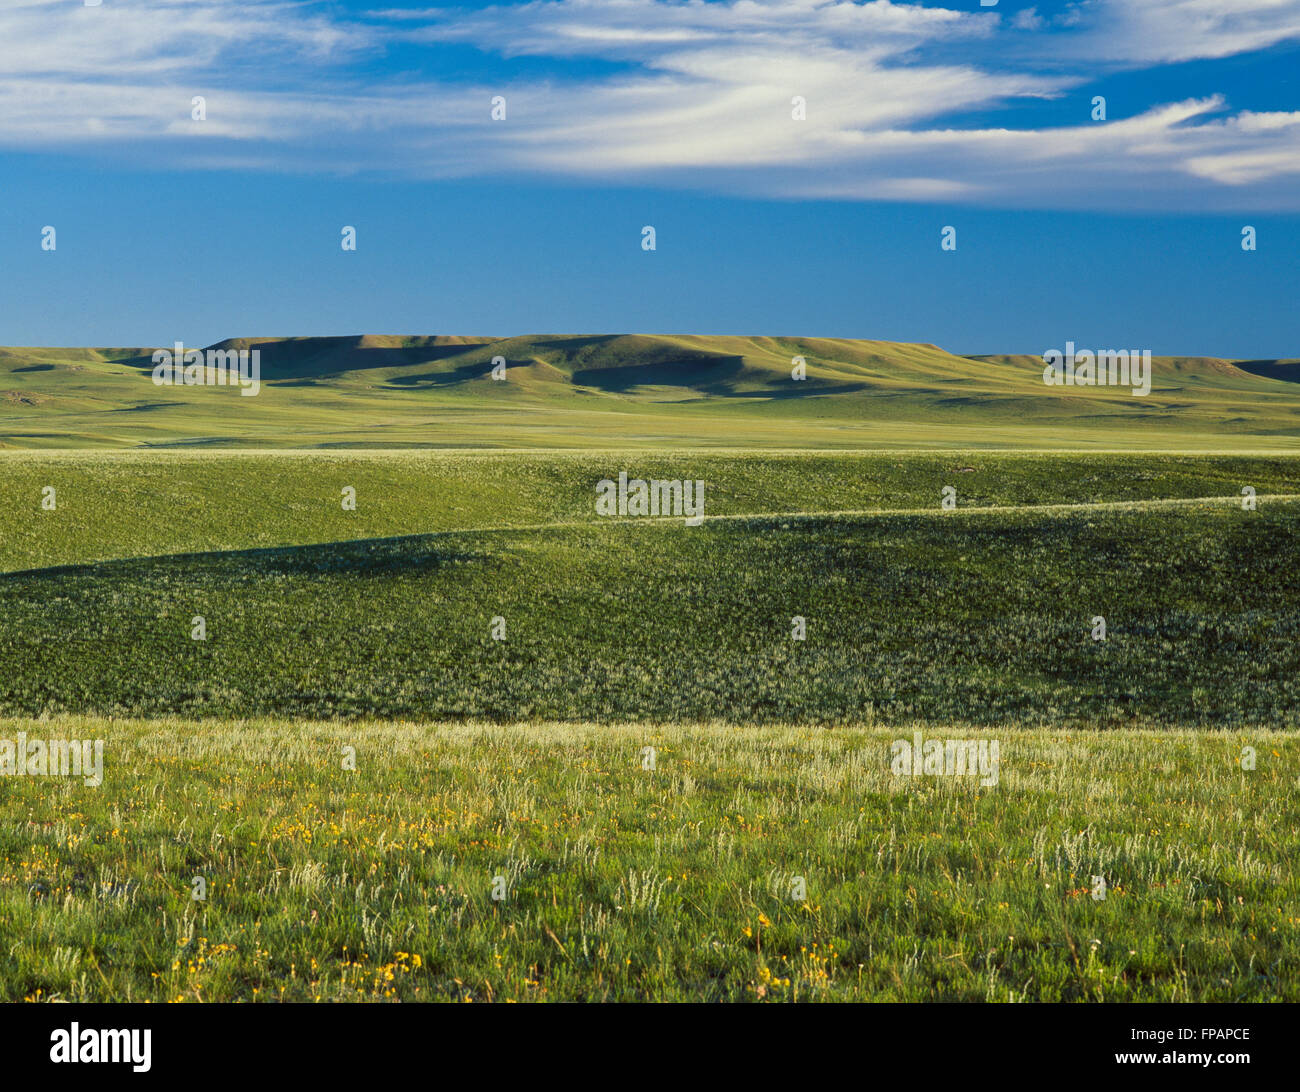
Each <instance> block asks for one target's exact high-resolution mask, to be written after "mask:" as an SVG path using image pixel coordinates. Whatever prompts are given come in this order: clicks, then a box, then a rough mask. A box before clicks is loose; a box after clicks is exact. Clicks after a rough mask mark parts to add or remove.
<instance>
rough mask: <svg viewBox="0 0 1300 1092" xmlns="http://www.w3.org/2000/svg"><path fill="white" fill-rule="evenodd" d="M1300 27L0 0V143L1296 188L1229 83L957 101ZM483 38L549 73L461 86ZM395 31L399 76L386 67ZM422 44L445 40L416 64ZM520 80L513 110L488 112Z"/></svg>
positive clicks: (1257, 17) (1261, 5) (973, 197)
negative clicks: (454, 60) (1165, 91)
mask: <svg viewBox="0 0 1300 1092" xmlns="http://www.w3.org/2000/svg"><path fill="white" fill-rule="evenodd" d="M1298 37H1300V0H1122V2H1121V0H1085V2H1083V3H1080V4H1077V5H1072V6H1070V7H1068V8H1066V9H1065V10H1064V11H1057V12H1055V13H1047V12H1045V11H1044V12H1040V11H1039V10H1038V9H1034V8H1025V9H1021V10H1020V11H1019V12H1011V13H1008V14H1007V15H1006V16H1005V17H1004V16H1003V15H1002V14H999V13H998V12H997V11H996V9H993V10H988V9H986V10H984V11H981V10H979V9H978V8H974V7H972V8H971V9H970V10H955V9H944V8H935V7H920V6H918V5H911V4H894V3H890V2H888V0H871V2H868V3H860V4H855V3H851V2H848V0H830V2H826V0H735V2H725V0H723V2H712V3H700V2H685V3H681V2H669V0H600V2H596V0H535V2H532V3H525V4H519V5H512V6H509V7H499V8H488V9H483V10H479V11H468V12H467V11H464V10H454V9H429V10H424V11H412V10H371V11H361V10H358V11H355V12H353V13H352V14H349V15H343V16H341V15H339V14H338V13H337V9H336V8H335V7H333V6H330V7H323V6H320V5H315V4H309V3H307V4H304V3H281V2H275V0H241V2H236V0H133V2H132V3H130V4H120V5H118V4H115V3H114V0H105V2H104V3H103V5H102V6H100V7H95V8H83V7H80V6H76V5H73V4H70V3H68V2H67V0H57V2H56V0H4V2H0V42H2V43H4V44H3V45H0V50H3V55H4V64H3V70H2V72H3V74H2V75H0V144H4V145H6V146H9V147H16V148H42V149H46V150H49V149H70V150H78V151H84V150H85V149H87V148H98V149H100V150H102V151H104V152H106V153H111V154H118V155H123V154H131V155H140V154H169V153H173V152H177V151H179V152H180V153H181V154H182V155H183V158H184V160H185V161H186V162H189V163H191V164H194V163H202V164H203V165H207V166H211V165H221V164H223V163H224V164H229V165H231V166H238V167H244V168H246V167H248V166H250V165H256V164H261V165H263V166H265V167H267V168H279V169H284V168H289V169H294V170H307V171H312V170H316V171H355V170H378V171H390V172H396V173H402V174H414V175H422V176H428V177H440V176H448V175H463V174H471V173H479V174H485V175H504V174H512V173H518V172H521V171H522V172H533V173H537V174H545V175H549V176H561V177H571V178H584V179H592V178H595V179H602V180H608V181H618V182H656V181H657V182H667V183H671V184H674V185H690V186H699V187H704V188H711V189H720V190H726V191H729V192H743V193H754V194H764V195H777V196H820V197H835V198H844V199H870V198H874V199H889V200H909V199H939V198H942V199H946V200H954V201H972V202H982V203H1002V204H1010V203H1016V204H1028V205H1038V206H1044V205H1058V206H1078V205H1092V206H1106V205H1123V206H1124V207H1133V206H1134V205H1141V204H1144V203H1146V204H1152V205H1161V206H1168V205H1170V204H1177V203H1180V202H1182V203H1185V204H1189V205H1196V206H1198V207H1203V206H1205V205H1207V204H1212V203H1214V202H1219V203H1231V204H1251V205H1258V206H1260V207H1279V208H1295V207H1300V186H1297V185H1296V182H1297V175H1300V113H1294V112H1288V111H1285V110H1281V111H1276V112H1264V113H1261V112H1237V113H1232V112H1230V108H1229V104H1228V103H1227V102H1226V101H1225V100H1224V99H1223V97H1222V96H1220V95H1218V94H1216V93H1215V90H1216V89H1214V88H1207V89H1206V92H1205V94H1204V95H1203V96H1202V97H1200V98H1198V99H1195V100H1190V101H1186V102H1178V103H1170V104H1166V105H1163V106H1157V107H1154V108H1152V109H1149V110H1146V111H1143V112H1142V113H1140V114H1138V115H1137V116H1135V117H1128V118H1123V119H1118V120H1111V121H1108V122H1105V123H1092V122H1089V121H1087V120H1084V119H1083V118H1081V121H1080V123H1079V124H1077V125H1073V126H1067V127H1042V128H1036V129H1010V128H991V127H987V126H979V127H970V126H957V125H953V124H944V119H945V118H946V117H955V116H958V115H960V114H963V113H965V114H969V113H970V112H972V111H977V110H987V109H990V108H995V107H999V106H1005V105H1008V104H1013V103H1016V102H1032V101H1034V100H1045V99H1051V98H1053V97H1057V96H1061V95H1064V94H1068V93H1071V92H1072V91H1074V90H1075V89H1077V88H1078V87H1079V86H1080V85H1081V84H1082V83H1083V81H1084V80H1085V79H1086V78H1087V77H1088V73H1087V72H1085V71H1083V70H1082V69H1081V68H1080V67H1079V66H1078V65H1077V64H1071V63H1070V58H1071V57H1074V58H1078V57H1086V58H1100V59H1101V60H1102V61H1103V62H1104V63H1106V64H1110V65H1115V66H1128V67H1136V66H1139V65H1145V64H1147V63H1149V60H1150V59H1151V58H1154V59H1155V60H1160V61H1178V60H1187V59H1191V58H1213V57H1221V56H1226V55H1229V54H1232V53H1238V52H1243V51H1249V50H1255V49H1259V48H1263V47H1265V46H1270V45H1275V44H1277V43H1279V42H1283V41H1286V40H1289V39H1293V38H1298ZM1026 43H1029V46H1027V44H1026ZM1030 46H1032V48H1030ZM464 47H473V48H474V49H477V50H479V51H482V53H483V54H485V55H486V56H488V57H497V58H502V59H505V60H504V61H503V62H501V63H499V64H498V65H497V66H496V67H497V68H498V69H500V70H504V71H506V72H510V71H512V66H511V64H510V63H509V61H510V59H512V58H513V59H517V58H545V59H548V60H549V61H550V62H552V65H553V71H552V72H551V73H550V74H548V76H547V77H546V78H540V77H524V76H519V75H515V76H510V77H507V78H504V79H500V80H493V79H490V78H458V79H455V80H449V79H445V78H442V79H440V78H438V72H439V58H440V56H441V55H442V54H441V51H442V50H444V49H447V48H461V49H463V48H464ZM396 48H401V49H402V50H403V51H404V52H403V54H402V56H403V61H404V66H405V68H404V71H403V73H402V74H401V75H400V76H399V75H396V74H395V73H394V72H393V71H392V70H391V68H390V67H388V66H386V65H385V57H386V56H387V52H386V51H388V50H392V49H396ZM412 55H414V56H417V57H419V58H422V59H423V60H422V61H420V62H417V65H418V66H417V67H415V68H413V69H412V68H411V67H410V65H409V64H407V61H406V58H408V57H410V56H412ZM1035 57H1038V58H1041V63H1035V60H1034V58H1035ZM596 61H598V62H605V64H604V65H603V66H601V65H593V64H592V62H596ZM608 62H614V63H613V64H612V65H610V64H608ZM493 70H494V66H493V65H491V64H485V65H484V71H485V72H492V71H493ZM196 94H201V95H204V96H205V97H206V98H207V99H208V102H209V108H208V117H207V120H205V121H202V122H194V121H192V120H191V118H190V100H191V97H192V96H193V95H196ZM498 94H500V95H504V96H506V100H507V104H508V118H507V120H506V121H505V122H493V121H491V120H490V118H489V100H490V99H491V97H492V96H493V95H498ZM796 96H797V97H799V99H801V100H802V101H803V102H804V103H806V117H804V118H803V119H802V120H796V119H795V118H794V117H793V116H792V115H793V113H794V111H795V104H794V100H795V98H796ZM1080 113H1081V115H1082V113H1083V112H1082V111H1081V112H1080Z"/></svg>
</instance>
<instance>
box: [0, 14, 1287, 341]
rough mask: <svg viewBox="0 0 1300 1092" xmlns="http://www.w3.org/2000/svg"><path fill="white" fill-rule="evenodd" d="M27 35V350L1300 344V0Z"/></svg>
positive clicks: (9, 334)
mask: <svg viewBox="0 0 1300 1092" xmlns="http://www.w3.org/2000/svg"><path fill="white" fill-rule="evenodd" d="M0 56H2V57H3V62H4V63H3V65H0V72H3V75H0V193H3V195H4V199H3V205H2V207H0V255H3V261H2V262H0V323H2V325H0V343H5V344H33V345H37V344H46V345H51V344H65V345H66V344H95V345H156V344H169V343H171V342H172V341H175V340H178V339H183V340H185V341H186V342H187V343H190V344H199V343H208V342H211V341H215V340H217V339H219V338H222V337H228V336H238V335H252V336H258V335H306V334H346V333H362V332H369V333H470V334H479V333H482V334H501V335H507V334H515V333H544V332H565V333H568V332H622V331H638V332H686V333H746V334H748V333H754V334H807V335H824V336H839V337H874V338H885V339H891V340H909V341H930V342H935V343H937V344H940V345H942V346H944V347H945V348H949V349H952V350H954V351H959V352H1032V353H1041V352H1043V351H1044V350H1045V349H1048V348H1051V347H1055V346H1058V345H1063V344H1064V343H1065V342H1066V341H1067V340H1073V341H1075V342H1076V344H1079V345H1092V344H1096V345H1106V346H1111V345H1116V346H1119V345H1126V346H1131V347H1134V348H1139V347H1140V348H1151V349H1153V350H1154V351H1155V352H1157V353H1180V354H1182V353H1205V354H1212V355H1221V356H1232V357H1276V356H1298V355H1300V291H1298V290H1300V76H1298V75H1297V72H1298V71H1300V0H1088V2H1084V3H1070V4H1067V3H1052V4H1047V3H1038V4H1032V5H1031V4H1024V3H1016V2H1013V0H999V3H998V4H996V5H995V6H991V7H984V8H981V7H980V6H979V4H978V0H974V2H972V3H969V4H939V3H933V2H931V3H925V4H891V3H888V2H886V0H877V2H871V3H859V4H853V3H847V2H845V3H840V2H830V3H827V2H815V0H746V2H738V3H729V2H718V0H712V2H707V3H698V2H697V3H668V2H663V0H598V2H597V0H587V2H576V0H546V2H538V3H527V4H515V5H502V6H495V7H492V6H486V5H481V4H476V5H458V6H455V7H443V8H438V9H433V8H429V7H426V6H421V5H416V4H404V5H403V4H384V3H380V4H358V3H291V4H284V3H276V2H262V0H243V2H241V3H235V2H233V0H230V2H228V0H129V2H128V0H103V2H102V3H101V5H100V6H98V7H91V8H87V7H84V6H83V5H82V4H81V3H79V2H72V0H53V2H51V0H39V2H36V0H0ZM196 95H198V96H203V98H204V100H205V112H206V116H205V117H204V118H203V119H202V120H195V119H194V118H193V117H192V116H191V115H192V110H193V106H192V100H193V97H194V96H196ZM497 95H500V96H503V97H504V100H505V107H506V117H505V119H504V120H501V121H494V120H493V119H492V118H491V102H492V99H493V97H494V96H497ZM1098 95H1100V96H1104V97H1105V99H1106V119H1105V120H1104V121H1095V120H1093V118H1092V113H1093V110H1094V106H1093V100H1094V97H1095V96H1098ZM795 96H799V97H801V99H802V100H803V101H804V103H805V104H806V105H805V113H806V116H805V117H804V118H803V119H802V120H795V119H794V118H793V117H792V112H793V99H794V98H795ZM647 224H651V225H654V227H655V229H656V233H657V249H656V250H655V251H654V252H653V253H650V252H646V251H644V250H642V248H641V229H642V227H643V226H644V225H647ZM1247 224H1249V225H1251V226H1253V227H1255V228H1256V230H1257V234H1258V249H1257V250H1256V251H1254V252H1245V251H1243V250H1242V248H1241V245H1240V242H1241V229H1242V227H1243V226H1244V225H1247ZM45 225H52V226H54V227H55V229H56V231H57V249H56V250H54V251H53V252H50V251H45V250H42V249H41V245H40V244H41V229H42V227H44V226H45ZM343 225H353V226H355V227H356V228H357V232H358V247H357V250H356V251H355V252H345V251H343V250H342V249H341V247H340V245H339V240H340V229H341V227H342V226H343ZM945 225H952V226H954V227H956V228H957V249H956V251H952V252H945V251H942V250H941V249H940V245H939V243H940V231H941V229H942V228H943V227H944V226H945Z"/></svg>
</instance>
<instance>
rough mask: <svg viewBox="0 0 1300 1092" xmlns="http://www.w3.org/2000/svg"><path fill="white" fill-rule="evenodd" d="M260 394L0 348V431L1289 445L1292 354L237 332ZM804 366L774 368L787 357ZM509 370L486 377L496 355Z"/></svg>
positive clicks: (158, 440) (663, 442)
mask: <svg viewBox="0 0 1300 1092" xmlns="http://www.w3.org/2000/svg"><path fill="white" fill-rule="evenodd" d="M212 348H218V349H226V350H240V349H253V348H255V349H257V350H258V351H259V353H260V355H261V378H262V386H261V390H260V392H259V394H258V396H257V397H241V396H240V395H239V394H238V393H237V392H236V391H234V390H231V389H229V388H224V387H202V386H188V387H187V386H156V385H155V384H154V383H153V382H151V375H150V372H151V369H152V361H151V354H152V352H153V350H152V349H148V348H68V349H61V348H5V349H0V446H2V447H7V448H67V447H71V448H87V447H142V446H143V447H174V446H194V445H204V446H216V447H257V448H277V447H289V448H301V447H388V446H395V447H449V448H460V447H469V448H496V449H511V448H612V447H622V448H649V447H680V448H704V447H746V448H770V449H780V448H935V449H942V448H1027V449H1045V448H1063V447H1064V448H1098V447H1099V448H1127V449H1132V450H1247V449H1255V450H1293V449H1296V448H1300V386H1298V385H1297V383H1296V380H1297V379H1300V362H1297V361H1281V360H1279V361H1228V360H1221V359H1217V358H1210V357H1157V358H1155V360H1154V365H1153V383H1152V389H1151V392H1150V394H1149V395H1148V396H1146V397H1135V396H1134V395H1133V394H1132V392H1131V390H1130V389H1129V388H1126V387H1110V388H1108V387H1092V388H1070V387H1050V386H1046V385H1045V384H1044V383H1043V381H1042V369H1043V364H1042V360H1041V358H1039V357H1034V356H1017V355H992V356H960V355H956V354H953V353H950V352H947V351H945V350H943V349H940V348H938V347H937V346H934V345H927V344H904V343H897V342H885V341H861V340H845V339H829V338H799V337H789V338H775V337H726V336H707V337H706V336H665V335H573V336H568V335H545V336H521V337H509V338H493V337H468V336H466V337H455V336H429V337H404V336H376V335H363V336H355V337H306V338H234V339H229V340H227V341H223V342H220V343H218V344H217V345H215V346H212ZM797 357H802V358H804V360H805V361H806V370H807V378H806V379H805V380H804V381H796V380H794V379H792V378H791V367H792V361H793V360H794V359H795V358H797ZM496 358H501V359H503V360H504V361H505V363H506V379H505V380H504V381H501V382H498V381H496V380H494V379H493V377H492V370H493V361H494V359H496Z"/></svg>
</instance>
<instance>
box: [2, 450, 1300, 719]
mask: <svg viewBox="0 0 1300 1092" xmlns="http://www.w3.org/2000/svg"><path fill="white" fill-rule="evenodd" d="M3 465H5V466H6V468H7V469H8V471H9V472H8V473H7V474H6V475H5V485H4V489H5V491H6V492H8V494H9V503H8V504H6V505H3V506H0V511H3V512H4V513H5V517H4V518H5V520H6V521H7V522H8V526H7V527H6V533H5V535H4V537H3V542H4V547H3V552H4V564H5V567H6V568H7V569H8V570H9V573H8V575H6V576H4V577H2V578H0V616H3V617H4V618H5V619H6V624H5V626H4V627H3V629H0V711H4V712H9V713H15V714H17V713H23V714H30V715H40V714H45V713H60V712H80V713H112V714H114V715H149V716H154V715H166V714H172V713H182V714H187V715H203V716H238V717H242V716H263V715H265V716H272V715H274V716H281V715H292V716H303V717H329V716H345V717H364V716H402V717H416V718H457V717H471V718H487V719H497V720H518V719H529V718H542V719H585V720H639V719H640V720H647V721H654V722H665V721H672V722H688V721H698V720H715V719H726V720H730V721H734V722H771V721H783V722H801V723H809V724H837V723H844V722H864V721H865V722H874V721H883V722H887V723H897V722H900V721H903V720H909V721H910V720H916V721H924V722H927V723H934V724H946V723H952V722H963V723H997V724H1024V725H1034V724H1041V723H1051V724H1056V725H1062V724H1066V725H1079V726H1094V727H1095V726H1104V727H1114V726H1123V725H1133V724H1137V725H1151V724H1162V725H1170V726H1173V725H1187V726H1213V727H1218V728H1224V727H1236V726H1243V725H1255V726H1268V727H1278V726H1295V725H1296V724H1297V720H1296V710H1297V709H1300V690H1298V689H1297V687H1298V686H1300V684H1298V683H1297V679H1300V651H1297V650H1300V640H1297V638H1298V637H1300V631H1298V629H1297V627H1298V626H1300V618H1298V617H1297V615H1296V612H1295V610H1294V604H1295V603H1296V602H1297V600H1298V599H1300V496H1297V494H1300V488H1297V473H1296V470H1297V466H1296V460H1294V459H1286V458H1281V457H1274V458H1243V457H1218V458H1200V459H1198V458H1192V457H1172V456H1157V457H1151V456H1127V457H1107V458H1104V459H1102V458H1097V457H1092V458H1089V457H1087V456H1079V455H1075V456H1052V457H1040V456H1031V455H1018V456H980V455H971V456H963V457H962V458H961V459H960V460H954V459H952V458H945V457H937V456H923V457H916V458H915V459H905V458H901V457H898V456H888V455H879V456H841V455H800V456H764V455H746V456H675V457H667V456H659V457H656V458H654V459H649V460H645V461H636V462H635V463H633V464H630V465H629V464H628V463H625V462H624V461H623V460H622V459H621V458H610V457H599V456H592V455H583V456H562V457H553V456H540V455H538V456H522V455H516V456H500V455H480V456H446V455H439V454H436V453H429V454H414V455H405V456H401V457H397V456H366V457H357V456H349V455H341V454H329V455H287V454H281V455H270V456H266V455H255V454H250V455H226V456H222V455H216V454H212V455H199V456H189V457H179V456H177V455H173V454H167V453H159V454H157V455H154V456H149V457H146V458H143V459H141V458H139V457H134V456H127V455H120V454H119V455H90V456H85V455H63V456H58V457H52V458H45V457H42V456H39V455H9V456H6V457H5V458H4V460H3ZM621 468H626V469H628V470H630V471H631V472H632V473H634V474H642V475H645V476H664V477H687V476H689V477H692V478H699V479H702V480H705V481H706V484H707V494H706V495H707V496H708V497H709V498H710V499H709V501H708V505H707V509H706V515H707V517H708V518H706V520H705V522H704V525H703V526H701V527H694V528H689V527H686V526H684V524H683V521H682V520H680V519H663V520H623V521H618V520H614V521H610V520H603V519H600V518H599V517H597V516H595V515H594V485H595V482H596V481H597V480H598V479H599V478H600V477H604V476H616V475H617V473H618V471H619V469H621ZM47 482H57V483H58V485H57V487H56V491H57V494H58V496H59V498H60V499H59V502H58V506H57V508H56V509H55V510H54V511H44V510H41V509H40V508H39V496H40V490H41V486H42V484H44V483H47ZM344 484H355V485H356V486H357V488H358V510H357V511H356V512H346V511H343V510H342V507H341V505H340V503H339V497H340V490H341V486H342V485H344ZM949 484H951V485H952V486H953V487H954V488H955V489H956V490H957V498H958V508H957V510H956V511H952V512H944V511H942V510H941V509H940V491H941V489H942V488H943V487H944V486H945V485H949ZM1242 485H1251V486H1252V487H1253V488H1255V489H1256V491H1257V493H1258V496H1259V508H1258V510H1257V511H1254V512H1248V511H1243V510H1242V507H1241V503H1240V489H1241V486H1242ZM88 561H98V562H99V563H98V564H85V562H88ZM1097 615H1101V616H1104V617H1105V618H1106V619H1107V624H1108V627H1109V633H1108V637H1107V640H1106V641H1105V642H1104V643H1098V642H1095V641H1093V640H1092V639H1091V637H1090V631H1091V627H1092V625H1093V622H1092V619H1093V618H1094V617H1095V616H1097ZM195 616H202V617H203V618H204V619H205V624H206V627H207V634H206V639H205V640H203V641H195V640H193V639H192V638H191V629H192V619H193V618H194V617H195ZM795 616H801V617H804V618H806V619H807V625H808V632H807V639H806V640H805V641H795V640H792V638H791V625H792V623H791V620H792V618H793V617H795ZM494 618H503V619H505V624H506V639H505V640H504V641H497V640H494V639H493V638H492V635H491V632H490V629H491V625H492V619H494Z"/></svg>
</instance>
